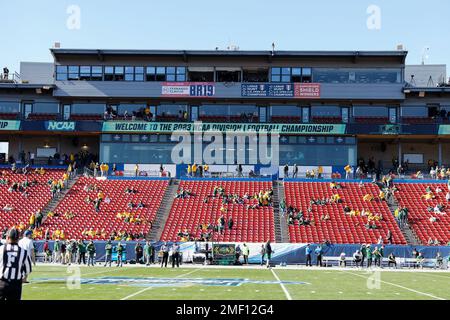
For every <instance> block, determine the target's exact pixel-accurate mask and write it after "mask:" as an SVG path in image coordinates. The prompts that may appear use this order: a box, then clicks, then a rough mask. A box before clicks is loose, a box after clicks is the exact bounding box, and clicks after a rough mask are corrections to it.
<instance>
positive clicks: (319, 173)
mask: <svg viewBox="0 0 450 320" xmlns="http://www.w3.org/2000/svg"><path fill="white" fill-rule="evenodd" d="M322 175H323V167H322V166H319V167H318V168H317V178H318V179H321V178H322Z"/></svg>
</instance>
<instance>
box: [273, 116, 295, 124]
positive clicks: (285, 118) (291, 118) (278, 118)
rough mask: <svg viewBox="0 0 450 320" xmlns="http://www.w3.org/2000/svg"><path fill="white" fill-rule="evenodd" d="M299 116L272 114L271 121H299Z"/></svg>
mask: <svg viewBox="0 0 450 320" xmlns="http://www.w3.org/2000/svg"><path fill="white" fill-rule="evenodd" d="M300 120H301V119H300V117H294V116H272V117H271V122H274V123H300Z"/></svg>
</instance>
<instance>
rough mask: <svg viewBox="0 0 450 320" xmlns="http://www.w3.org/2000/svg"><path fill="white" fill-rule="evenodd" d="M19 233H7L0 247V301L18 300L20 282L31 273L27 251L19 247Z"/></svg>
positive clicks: (10, 231) (13, 230)
mask: <svg viewBox="0 0 450 320" xmlns="http://www.w3.org/2000/svg"><path fill="white" fill-rule="evenodd" d="M18 241H19V232H18V231H17V230H16V229H14V228H13V229H11V230H9V231H8V234H7V237H6V244H5V245H3V246H0V300H20V298H21V296H22V281H23V279H25V278H26V276H27V275H28V274H30V272H31V259H30V256H29V254H28V252H27V250H25V249H23V248H21V247H19V245H18Z"/></svg>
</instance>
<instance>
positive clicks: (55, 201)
mask: <svg viewBox="0 0 450 320" xmlns="http://www.w3.org/2000/svg"><path fill="white" fill-rule="evenodd" d="M79 178H80V176H79V175H77V176H75V177H74V178H73V179H70V180H69V183H68V187H67V188H65V189H64V190H63V191H62V192H61V193H60V194H59V195H56V196H55V197H54V198H53V199H51V200H50V202H49V203H47V205H46V206H45V207H44V208H43V209H42V214H43V218H42V224H44V222H45V220H46V219H47V214H48V213H49V212H52V211H55V209H56V208H57V207H58V205H59V203H60V202H61V201H62V200H63V199H64V197H65V196H66V194H67V193H68V192H69V191H70V189H71V188H72V187H73V186H74V185H75V183H77V181H78V179H79Z"/></svg>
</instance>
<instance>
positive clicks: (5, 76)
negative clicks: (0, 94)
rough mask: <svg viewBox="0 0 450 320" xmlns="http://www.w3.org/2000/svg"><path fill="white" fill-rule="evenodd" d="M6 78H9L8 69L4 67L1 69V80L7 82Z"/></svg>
mask: <svg viewBox="0 0 450 320" xmlns="http://www.w3.org/2000/svg"><path fill="white" fill-rule="evenodd" d="M8 77H9V69H8V67H4V68H3V79H4V80H8Z"/></svg>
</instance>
